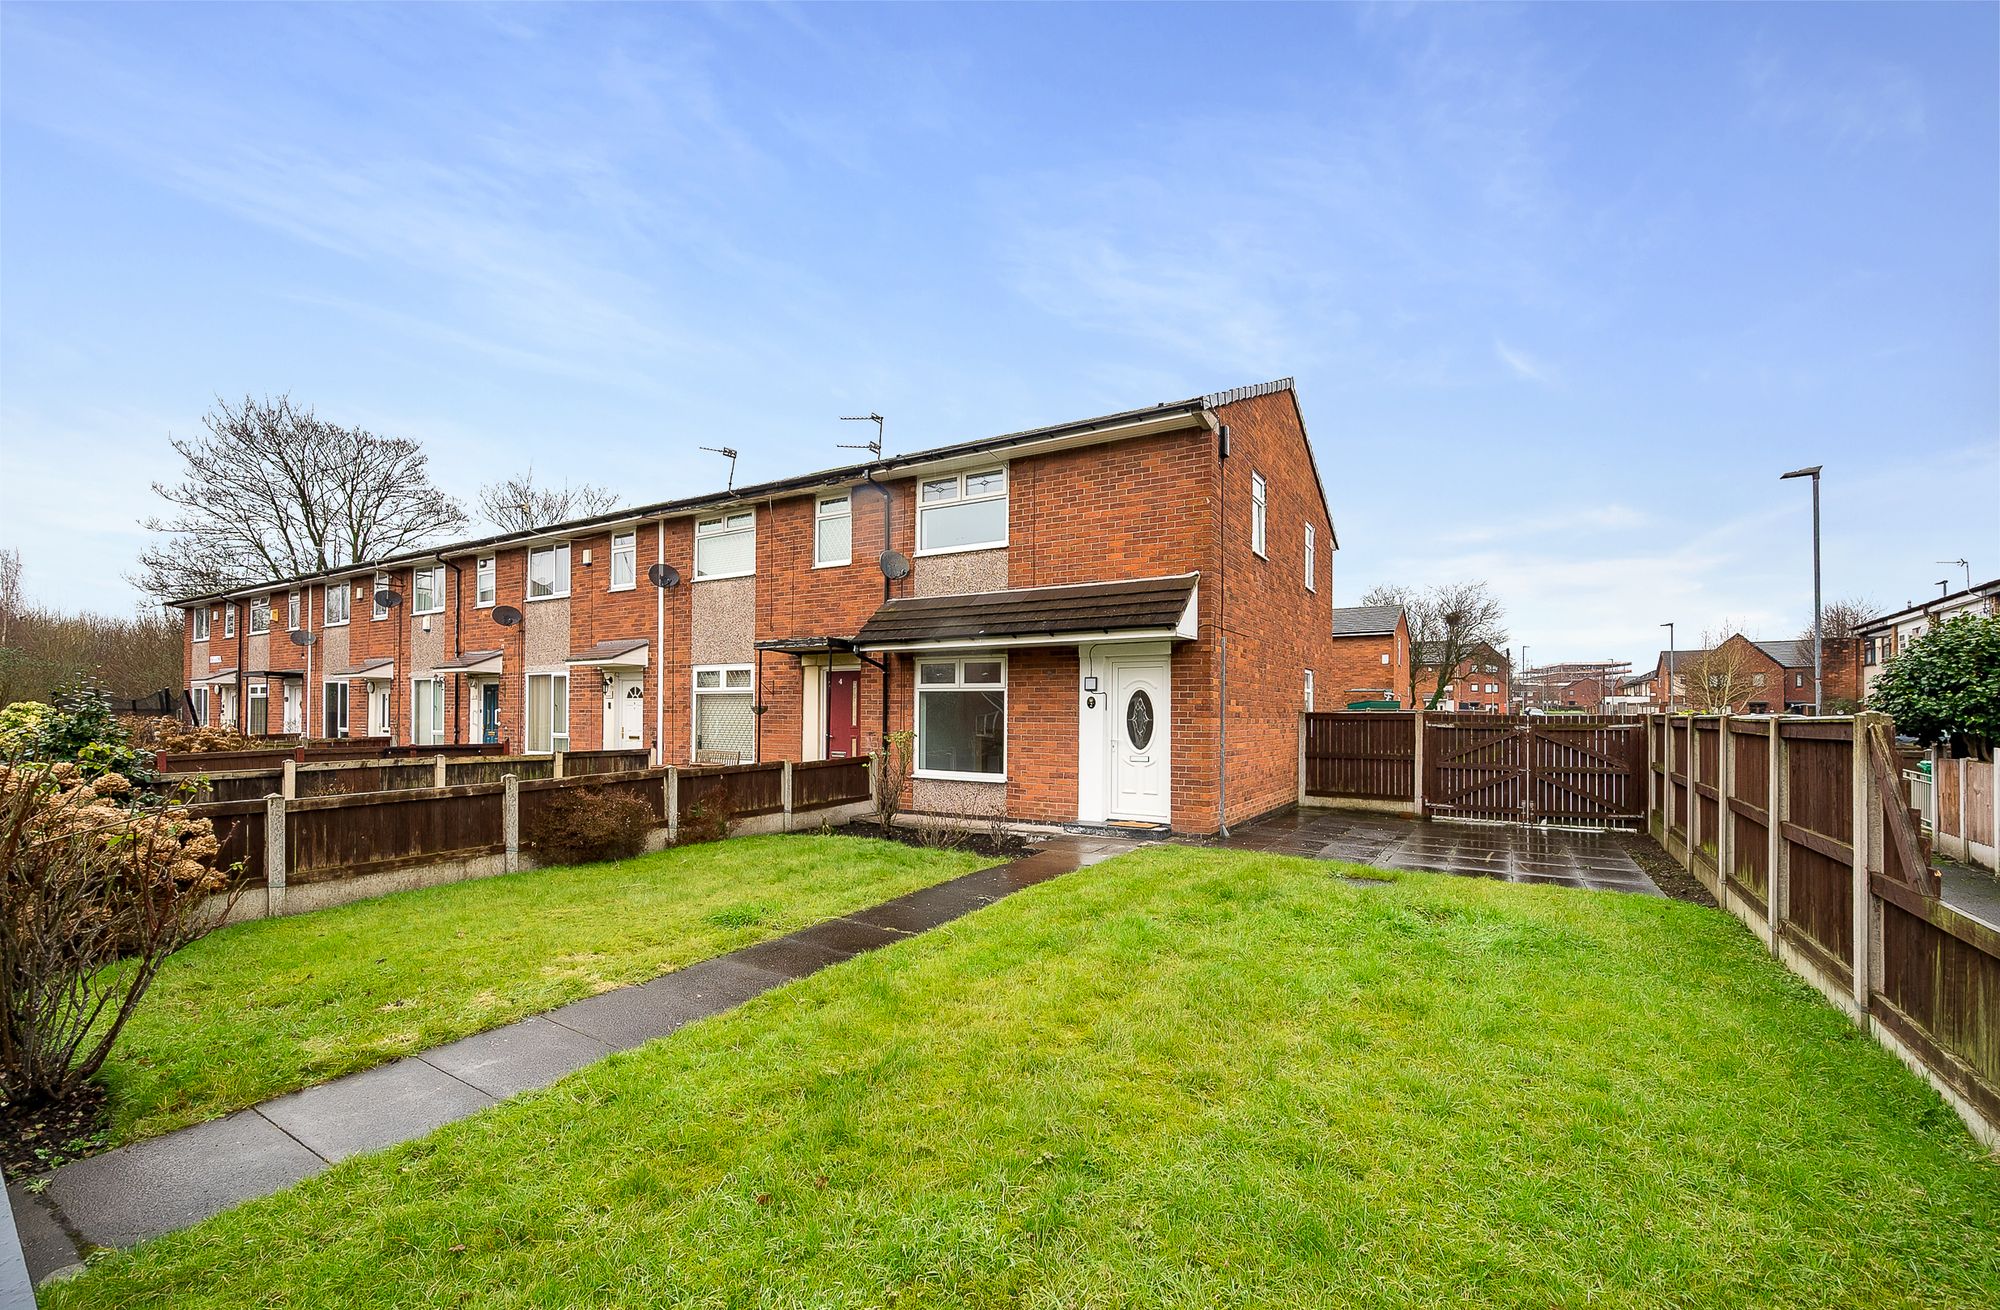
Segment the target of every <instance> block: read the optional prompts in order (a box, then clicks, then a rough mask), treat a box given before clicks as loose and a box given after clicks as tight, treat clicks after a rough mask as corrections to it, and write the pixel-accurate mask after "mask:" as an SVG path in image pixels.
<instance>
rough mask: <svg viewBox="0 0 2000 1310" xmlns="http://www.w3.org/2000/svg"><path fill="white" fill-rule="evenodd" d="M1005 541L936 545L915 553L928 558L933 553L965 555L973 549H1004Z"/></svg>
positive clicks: (920, 557)
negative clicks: (968, 544)
mask: <svg viewBox="0 0 2000 1310" xmlns="http://www.w3.org/2000/svg"><path fill="white" fill-rule="evenodd" d="M1005 549H1007V543H1006V541H1005V540H1004V539H1003V540H1000V541H978V542H974V543H973V544H972V545H970V546H936V547H933V548H931V549H928V550H920V551H918V552H917V553H916V557H917V558H918V559H928V558H930V557H931V556H933V555H967V554H970V553H972V552H973V551H975V550H1005Z"/></svg>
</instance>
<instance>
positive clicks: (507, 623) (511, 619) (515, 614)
mask: <svg viewBox="0 0 2000 1310" xmlns="http://www.w3.org/2000/svg"><path fill="white" fill-rule="evenodd" d="M493 621H494V622H495V623H497V624H499V625H500V626H501V627H503V628H511V627H513V626H514V625H515V624H516V623H519V622H520V621H521V611H519V610H517V609H515V608H514V607H513V606H512V605H501V606H498V607H496V608H495V609H494V611H493Z"/></svg>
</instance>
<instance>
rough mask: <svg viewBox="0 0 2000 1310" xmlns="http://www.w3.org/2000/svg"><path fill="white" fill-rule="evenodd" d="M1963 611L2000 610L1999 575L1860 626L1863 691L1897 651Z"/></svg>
mask: <svg viewBox="0 0 2000 1310" xmlns="http://www.w3.org/2000/svg"><path fill="white" fill-rule="evenodd" d="M1960 614H2000V578H1995V579H1994V580H1993V581H1991V582H1982V583H1980V584H1979V585H1978V586H1976V587H1967V588H1965V589H1964V590H1962V591H1954V592H1951V593H1950V594H1948V595H1943V596H1939V597H1938V598H1937V599H1936V600H1928V601H1925V602H1924V603H1923V604H1921V605H1906V606H1904V607H1903V608H1902V609H1899V610H1895V611H1893V612H1891V613H1888V614H1884V615H1881V616H1880V617H1879V618H1876V619H1874V620H1873V621H1872V622H1870V623H1868V624H1866V625H1865V626H1863V627H1862V629H1861V633H1860V636H1861V694H1862V695H1864V696H1866V695H1867V694H1868V692H1869V691H1870V690H1872V689H1873V688H1874V686H1875V679H1876V678H1878V677H1880V676H1881V674H1882V670H1883V668H1884V667H1885V666H1887V664H1888V663H1889V661H1890V660H1891V659H1894V658H1895V656H1896V653H1897V652H1898V651H1900V650H1902V649H1903V648H1904V647H1905V646H1908V645H1909V644H1910V643H1911V642H1913V641H1915V640H1916V639H1917V638H1918V637H1921V636H1923V635H1924V634H1925V633H1926V632H1929V631H1930V630H1931V628H1932V627H1933V626H1935V625H1936V624H1938V623H1940V622H1942V621H1943V620H1945V619H1949V618H1953V617H1956V616H1957V615H1960Z"/></svg>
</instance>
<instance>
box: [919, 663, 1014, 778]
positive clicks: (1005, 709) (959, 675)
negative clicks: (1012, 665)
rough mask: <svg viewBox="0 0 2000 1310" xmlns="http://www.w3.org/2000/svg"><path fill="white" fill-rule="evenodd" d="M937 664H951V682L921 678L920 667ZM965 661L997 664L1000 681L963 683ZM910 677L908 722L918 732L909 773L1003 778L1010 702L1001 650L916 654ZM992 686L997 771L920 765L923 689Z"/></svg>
mask: <svg viewBox="0 0 2000 1310" xmlns="http://www.w3.org/2000/svg"><path fill="white" fill-rule="evenodd" d="M937 664H949V665H952V666H953V668H952V680H951V682H949V683H935V682H934V683H931V684H929V685H926V684H925V682H924V669H925V668H926V667H928V666H930V665H937ZM968 664H998V665H999V666H1000V681H999V682H998V683H991V682H975V683H967V682H966V680H965V666H966V665H968ZM913 681H914V682H915V683H916V690H915V691H914V692H913V693H912V695H911V702H910V713H911V715H912V718H911V719H910V722H911V723H912V724H913V725H916V726H917V728H918V732H919V736H918V738H917V742H916V753H915V754H914V756H913V757H912V764H911V768H910V773H911V776H912V777H917V778H937V779H939V780H941V781H945V782H1005V781H1007V750H1008V737H1009V736H1010V735H1011V734H1010V733H1009V732H1008V730H1007V729H1008V723H1007V721H1008V719H1009V718H1010V717H1011V715H1012V713H1013V703H1012V700H1011V698H1010V697H1009V695H1008V691H1007V688H1008V677H1007V656H1006V655H1005V654H1004V653H1002V652H999V651H994V652H991V653H988V654H979V655H952V656H947V657H943V658H937V659H931V658H922V657H920V658H919V659H918V660H917V661H916V669H915V671H914V674H913ZM996 689H997V690H998V691H999V693H1000V771H999V772H998V773H975V772H971V771H967V770H958V769H926V768H924V767H922V762H923V758H924V743H923V738H922V736H921V732H922V724H923V721H924V693H925V692H927V691H993V690H996Z"/></svg>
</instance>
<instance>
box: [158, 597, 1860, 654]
mask: <svg viewBox="0 0 2000 1310" xmlns="http://www.w3.org/2000/svg"><path fill="white" fill-rule="evenodd" d="M188 627H189V629H190V631H192V632H193V634H194V635H193V638H192V640H194V641H207V640H208V606H206V605H204V606H202V607H201V608H200V609H198V610H189V611H188ZM1869 662H1870V663H1873V662H1874V661H1872V660H1871V661H1869Z"/></svg>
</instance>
